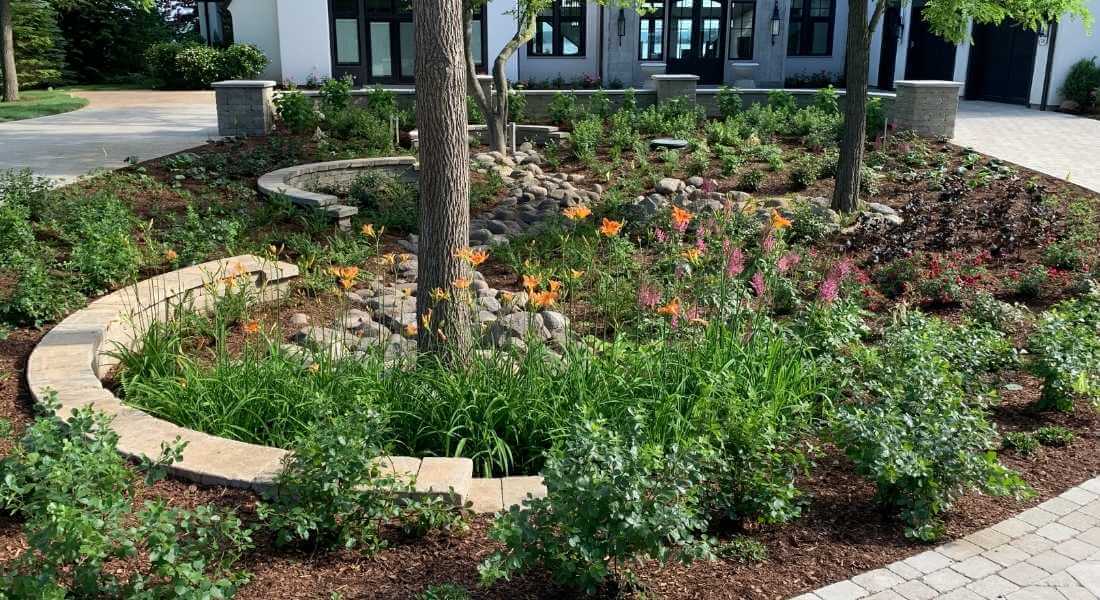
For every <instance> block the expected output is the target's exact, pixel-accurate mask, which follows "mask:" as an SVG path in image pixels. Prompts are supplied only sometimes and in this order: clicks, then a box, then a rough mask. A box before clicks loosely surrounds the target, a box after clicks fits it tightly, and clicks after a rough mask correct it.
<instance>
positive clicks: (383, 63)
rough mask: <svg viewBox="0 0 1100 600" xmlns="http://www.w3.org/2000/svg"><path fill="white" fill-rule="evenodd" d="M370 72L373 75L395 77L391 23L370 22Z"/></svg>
mask: <svg viewBox="0 0 1100 600" xmlns="http://www.w3.org/2000/svg"><path fill="white" fill-rule="evenodd" d="M370 73H371V76H372V77H393V56H392V54H390V24H389V23H371V24H370Z"/></svg>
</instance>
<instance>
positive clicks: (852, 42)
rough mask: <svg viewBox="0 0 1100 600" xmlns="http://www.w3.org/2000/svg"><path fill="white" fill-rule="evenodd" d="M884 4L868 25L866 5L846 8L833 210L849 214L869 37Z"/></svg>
mask: <svg viewBox="0 0 1100 600" xmlns="http://www.w3.org/2000/svg"><path fill="white" fill-rule="evenodd" d="M886 1H887V0H877V2H876V3H875V4H876V6H875V17H874V18H873V19H872V20H871V22H870V23H868V19H867V1H866V0H862V1H860V0H856V1H853V2H850V3H849V5H848V50H847V55H846V62H847V64H846V66H845V78H846V79H847V80H848V86H847V88H848V91H847V94H846V95H845V98H844V133H843V136H842V137H841V140H840V163H839V164H838V165H837V173H836V188H835V189H834V190H833V210H836V211H838V212H841V213H851V212H855V211H856V210H858V209H859V186H860V180H861V173H860V169H861V167H862V166H863V151H864V148H865V147H866V145H867V78H868V76H867V70H868V68H870V62H871V33H872V32H873V31H874V28H875V27H876V26H877V25H878V20H879V18H880V17H881V14H882V10H883V7H884V5H885V2H886Z"/></svg>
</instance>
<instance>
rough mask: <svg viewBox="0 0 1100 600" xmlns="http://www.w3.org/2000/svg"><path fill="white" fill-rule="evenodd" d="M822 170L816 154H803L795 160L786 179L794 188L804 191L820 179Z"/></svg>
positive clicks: (819, 159)
mask: <svg viewBox="0 0 1100 600" xmlns="http://www.w3.org/2000/svg"><path fill="white" fill-rule="evenodd" d="M822 170H823V169H822V165H821V158H820V157H818V156H817V155H816V154H803V155H802V156H800V157H798V159H796V160H795V162H794V164H793V165H792V168H791V171H790V174H789V175H788V177H789V178H790V181H791V185H793V186H794V187H795V188H798V189H805V188H808V187H810V186H811V185H813V184H815V183H817V181H818V180H819V179H821V176H822Z"/></svg>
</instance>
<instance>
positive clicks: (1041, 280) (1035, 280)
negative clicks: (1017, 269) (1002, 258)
mask: <svg viewBox="0 0 1100 600" xmlns="http://www.w3.org/2000/svg"><path fill="white" fill-rule="evenodd" d="M1049 279H1050V274H1049V273H1048V272H1047V270H1046V268H1045V267H1041V266H1039V265H1035V266H1032V267H1031V268H1030V269H1028V270H1026V271H1024V272H1023V273H1020V275H1019V278H1018V279H1017V280H1016V294H1017V295H1018V296H1020V297H1021V298H1027V299H1031V300H1034V299H1036V298H1039V297H1040V296H1042V295H1043V286H1045V285H1046V284H1047V281H1048V280H1049Z"/></svg>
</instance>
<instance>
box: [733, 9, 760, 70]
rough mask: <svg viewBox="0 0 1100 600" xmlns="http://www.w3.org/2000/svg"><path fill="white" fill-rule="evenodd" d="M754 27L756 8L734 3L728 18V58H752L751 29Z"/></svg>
mask: <svg viewBox="0 0 1100 600" xmlns="http://www.w3.org/2000/svg"><path fill="white" fill-rule="evenodd" d="M755 26H756V6H755V5H753V4H750V3H748V2H735V3H734V4H733V16H732V17H731V18H730V51H729V54H730V58H731V59H737V60H748V59H751V58H752V56H753V47H752V46H753V27H755Z"/></svg>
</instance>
